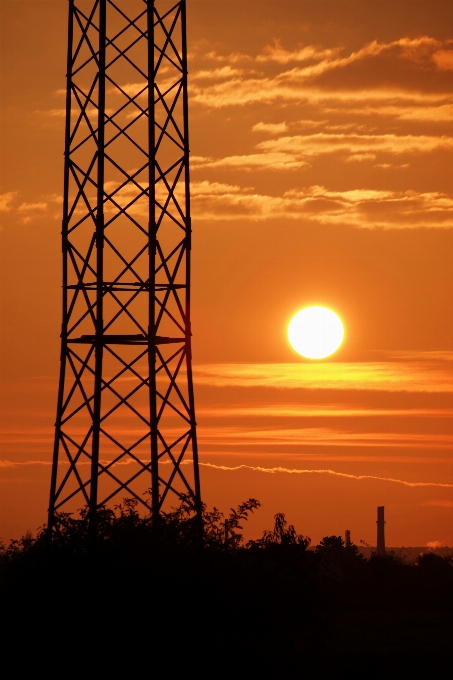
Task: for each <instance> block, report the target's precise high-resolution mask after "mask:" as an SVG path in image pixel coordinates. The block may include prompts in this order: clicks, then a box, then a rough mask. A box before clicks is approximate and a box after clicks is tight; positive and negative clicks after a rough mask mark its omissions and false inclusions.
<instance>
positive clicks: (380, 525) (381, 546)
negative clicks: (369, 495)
mask: <svg viewBox="0 0 453 680" xmlns="http://www.w3.org/2000/svg"><path fill="white" fill-rule="evenodd" d="M384 524H385V520H384V506H383V505H378V509H377V547H376V553H377V554H378V555H385V532H384Z"/></svg>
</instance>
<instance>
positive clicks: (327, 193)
mask: <svg viewBox="0 0 453 680" xmlns="http://www.w3.org/2000/svg"><path fill="white" fill-rule="evenodd" d="M236 158H237V159H239V158H240V157H236ZM197 160H198V162H199V163H204V162H205V160H206V159H197ZM275 162H277V161H276V160H275ZM269 163H270V159H269ZM258 167H263V166H258ZM211 187H215V189H212V190H211ZM192 214H193V216H194V218H196V219H199V220H210V221H215V220H236V219H254V220H267V219H277V218H278V219H281V218H283V219H304V220H307V221H309V222H316V223H318V224H333V225H336V224H337V225H349V226H352V227H355V228H377V227H379V228H384V229H394V228H416V227H442V228H447V227H453V196H452V195H447V194H442V193H440V192H437V193H436V192H427V193H419V192H416V191H404V192H402V191H390V190H386V191H384V190H376V189H365V188H363V189H355V190H351V191H333V190H331V189H327V188H326V187H322V186H317V185H314V186H311V187H305V188H302V189H290V190H288V191H286V192H284V193H283V195H280V196H270V195H265V194H259V193H257V192H255V191H254V190H253V189H252V188H246V187H244V188H241V187H239V186H237V185H228V184H220V183H212V184H211V183H209V182H207V181H203V182H199V183H197V184H194V186H193V191H192Z"/></svg>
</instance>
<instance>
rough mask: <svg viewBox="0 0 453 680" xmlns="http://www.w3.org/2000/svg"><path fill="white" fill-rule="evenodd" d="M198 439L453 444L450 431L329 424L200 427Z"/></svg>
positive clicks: (272, 443)
mask: <svg viewBox="0 0 453 680" xmlns="http://www.w3.org/2000/svg"><path fill="white" fill-rule="evenodd" d="M198 439H199V441H200V442H201V443H202V444H203V445H205V446H209V445H210V446H212V445H221V446H228V447H232V446H234V447H248V446H253V447H256V446H259V447H261V448H262V447H264V446H268V445H269V446H272V447H275V446H279V447H281V446H284V447H287V446H289V447H303V446H307V445H309V446H323V447H324V446H329V447H344V446H346V447H363V446H366V447H367V448H376V447H378V448H381V447H387V448H388V447H392V448H409V449H413V448H417V449H426V448H428V449H430V450H433V449H446V450H451V449H452V448H453V435H450V434H437V433H429V434H425V433H412V432H357V431H356V432H352V431H349V432H348V431H345V430H340V429H334V428H329V427H306V428H302V427H301V428H291V429H288V428H277V429H273V428H270V427H267V428H266V427H263V428H260V429H257V428H254V429H250V428H247V427H234V426H225V427H221V426H216V427H215V428H214V427H212V428H208V427H204V428H200V429H199V432H198Z"/></svg>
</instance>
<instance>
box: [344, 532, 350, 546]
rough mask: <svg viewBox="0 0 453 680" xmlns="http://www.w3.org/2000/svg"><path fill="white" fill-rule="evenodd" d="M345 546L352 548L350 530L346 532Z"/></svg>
mask: <svg viewBox="0 0 453 680" xmlns="http://www.w3.org/2000/svg"><path fill="white" fill-rule="evenodd" d="M344 545H345V547H346V548H350V547H351V532H350V531H349V529H346V531H345V532H344Z"/></svg>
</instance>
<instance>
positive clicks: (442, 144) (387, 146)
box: [256, 132, 453, 158]
mask: <svg viewBox="0 0 453 680" xmlns="http://www.w3.org/2000/svg"><path fill="white" fill-rule="evenodd" d="M256 148H257V149H259V150H262V151H264V152H267V153H269V152H272V153H286V154H289V155H290V156H291V157H294V156H296V157H302V158H305V157H307V156H318V155H320V154H325V153H334V152H345V153H349V154H354V153H378V152H379V153H388V154H391V155H399V154H403V153H428V152H430V151H434V150H437V149H446V150H449V151H453V137H449V136H447V135H396V134H389V133H387V134H354V133H349V134H348V133H337V134H333V133H326V132H316V133H314V134H310V135H295V136H287V137H279V138H278V139H269V140H266V141H263V142H260V143H259V144H257V146H256Z"/></svg>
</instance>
